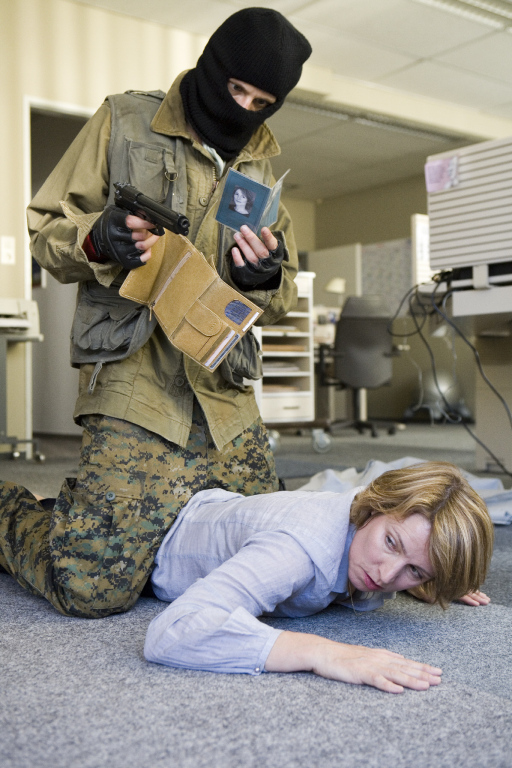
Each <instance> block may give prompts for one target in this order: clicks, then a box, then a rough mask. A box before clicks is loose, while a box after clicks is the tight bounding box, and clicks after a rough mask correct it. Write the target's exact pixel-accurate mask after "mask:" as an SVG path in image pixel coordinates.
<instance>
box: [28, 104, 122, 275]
mask: <svg viewBox="0 0 512 768" xmlns="http://www.w3.org/2000/svg"><path fill="white" fill-rule="evenodd" d="M110 125H111V120H110V108H109V107H108V106H107V105H106V104H103V105H102V106H101V107H100V108H99V110H98V111H97V112H96V113H95V114H94V115H93V117H91V119H90V120H89V121H88V122H87V123H86V124H85V126H84V127H83V128H82V130H81V131H80V133H79V134H78V136H77V137H76V138H75V140H74V141H73V143H72V144H71V146H70V147H69V149H68V150H67V151H66V153H65V154H64V156H63V157H62V159H61V160H60V161H59V163H58V164H57V165H56V167H55V168H54V170H53V171H52V173H51V174H50V175H49V177H48V178H47V179H46V181H45V182H44V184H43V185H42V187H41V188H40V190H39V191H38V192H37V194H36V195H35V197H34V199H33V200H32V201H31V203H30V205H29V207H28V209H27V223H28V229H29V233H30V241H31V251H32V255H33V256H34V258H35V259H36V261H37V262H38V263H39V264H40V265H41V266H42V267H44V268H45V269H47V270H48V271H49V272H50V274H52V275H53V277H55V278H56V279H57V280H59V282H61V283H72V282H79V281H82V280H91V279H94V278H95V277H96V279H97V280H98V281H99V282H102V283H104V284H105V285H109V284H110V282H111V281H112V280H113V279H114V277H115V276H116V274H118V273H119V271H120V270H121V266H120V265H119V264H114V263H113V262H110V263H107V264H102V263H91V262H89V260H88V258H87V255H86V253H85V252H84V250H83V248H82V245H83V243H84V240H85V239H86V237H87V235H88V234H89V232H90V230H91V229H92V227H93V225H94V224H95V222H96V221H97V219H98V218H99V217H100V215H101V213H102V211H103V209H104V207H105V205H106V202H107V198H108V189H109V172H108V159H107V155H108V146H109V141H110Z"/></svg>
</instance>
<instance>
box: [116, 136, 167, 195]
mask: <svg viewBox="0 0 512 768" xmlns="http://www.w3.org/2000/svg"><path fill="white" fill-rule="evenodd" d="M126 141H127V145H128V175H129V181H130V184H132V185H133V186H134V187H136V188H137V189H138V190H139V192H143V193H144V194H145V195H147V196H148V197H151V198H153V200H156V201H157V202H159V203H163V202H165V200H166V198H167V195H168V192H169V185H170V184H171V183H172V182H173V181H175V180H176V179H177V171H176V168H175V165H174V153H173V152H172V151H171V150H170V149H168V148H167V147H162V146H159V145H158V144H145V143H143V142H141V141H134V140H133V139H128V138H127V139H126Z"/></svg>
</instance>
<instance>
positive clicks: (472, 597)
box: [456, 590, 491, 605]
mask: <svg viewBox="0 0 512 768" xmlns="http://www.w3.org/2000/svg"><path fill="white" fill-rule="evenodd" d="M456 602H457V603H464V605H489V603H490V602H491V598H490V597H488V596H487V595H486V594H485V592H480V590H477V591H476V592H469V593H468V594H467V595H464V597H461V598H460V599H459V600H457V601H456Z"/></svg>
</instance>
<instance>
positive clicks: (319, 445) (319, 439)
mask: <svg viewBox="0 0 512 768" xmlns="http://www.w3.org/2000/svg"><path fill="white" fill-rule="evenodd" d="M331 444H332V439H331V437H330V436H329V435H328V434H327V432H324V430H323V429H314V430H313V450H314V451H315V453H327V451H330V450H331Z"/></svg>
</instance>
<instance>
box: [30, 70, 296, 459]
mask: <svg viewBox="0 0 512 768" xmlns="http://www.w3.org/2000/svg"><path fill="white" fill-rule="evenodd" d="M180 79H181V76H180V77H179V78H178V79H177V80H176V81H175V82H174V84H173V85H172V87H171V89H170V91H169V92H168V94H167V95H166V97H165V99H164V100H163V102H162V104H161V106H160V108H159V109H158V111H157V113H156V115H155V117H154V119H153V121H152V123H151V130H152V131H153V132H154V134H155V144H158V139H159V135H163V136H175V137H179V138H180V139H181V140H182V146H183V148H184V152H185V161H186V168H187V186H188V199H187V205H186V215H187V216H188V218H189V220H190V223H191V227H190V234H189V238H190V240H191V241H192V242H193V243H194V245H195V246H196V247H197V248H198V249H199V250H200V251H201V252H202V253H203V255H204V256H205V258H206V259H207V261H208V262H209V263H210V264H211V265H212V266H213V267H215V268H216V269H217V270H218V271H219V273H220V275H221V277H222V279H223V280H225V281H226V282H227V283H230V284H231V285H233V286H234V287H235V288H236V286H235V285H234V284H233V282H232V280H231V276H230V269H229V265H230V259H231V255H230V247H231V245H232V241H231V240H226V241H225V242H223V243H222V244H220V243H219V236H220V227H219V225H218V224H217V223H216V221H215V214H216V209H217V206H218V203H219V200H220V197H221V195H222V190H223V184H224V179H225V174H226V172H227V168H226V170H225V172H224V175H223V177H222V179H220V180H219V179H217V174H216V168H215V164H214V162H213V160H212V158H211V155H210V154H209V153H208V151H207V150H206V149H204V147H202V146H201V144H199V143H198V142H197V141H195V139H194V138H193V136H192V135H191V133H190V131H189V129H188V127H187V124H186V121H185V117H184V113H183V107H182V103H181V98H180V95H179V82H180ZM110 133H111V115H110V108H109V104H108V101H106V102H105V103H104V104H103V105H102V106H101V107H100V109H99V110H98V111H97V112H96V114H95V115H94V116H93V117H92V118H91V119H90V120H89V122H88V123H87V124H86V126H85V127H84V129H83V130H82V131H81V133H80V134H79V136H78V137H77V138H76V139H75V141H74V142H73V144H72V145H71V147H70V148H69V150H68V151H67V152H66V154H65V155H64V157H63V158H62V160H61V161H60V163H59V164H58V165H57V167H56V168H55V170H54V171H53V172H52V174H51V175H50V176H49V178H48V179H47V181H46V182H45V184H44V185H43V186H42V187H41V189H40V191H39V192H38V193H37V195H36V196H35V198H34V199H33V201H32V202H31V204H30V206H29V208H28V212H27V214H28V226H29V232H30V237H31V244H32V253H33V255H34V258H35V259H36V260H37V261H38V263H39V264H41V266H42V267H44V268H46V269H47V270H48V271H49V272H50V273H51V274H52V275H53V276H54V277H55V278H56V279H57V280H59V281H60V282H63V283H68V282H79V283H89V284H90V283H91V281H97V282H98V283H100V284H101V285H103V286H110V285H111V283H112V281H113V280H115V278H116V277H118V279H119V278H120V277H122V275H120V273H121V272H122V268H121V266H120V265H119V264H116V263H114V262H107V263H104V264H96V263H91V262H89V260H88V258H87V256H86V254H85V252H84V251H83V249H82V245H83V242H84V240H85V238H86V236H87V234H88V233H89V232H90V230H91V228H92V226H93V225H94V223H95V222H96V220H97V219H98V218H99V216H100V215H101V212H102V210H103V208H104V207H105V204H106V202H107V198H108V195H109V188H110V181H111V180H110V177H109V163H108V149H109V143H110ZM279 151H280V150H279V146H278V144H277V142H276V140H275V138H274V136H273V134H272V132H271V131H270V129H269V128H268V126H266V125H263V126H262V127H261V128H259V129H258V130H257V131H256V132H255V133H254V134H253V136H252V138H251V141H250V142H249V143H248V144H247V145H246V147H244V149H243V150H242V151H241V152H240V154H239V155H238V157H237V158H236V159H235V160H234V161H233V162H232V163H230V164H229V166H230V167H233V168H236V169H237V170H239V171H241V172H242V173H245V174H246V175H248V176H251V177H252V178H257V179H258V180H263V181H264V183H267V184H268V185H272V184H273V183H274V179H273V177H272V169H271V166H270V161H269V158H271V157H273V156H275V155H277V154H279ZM114 181H117V179H114ZM132 183H133V181H132ZM273 231H274V233H276V234H277V235H278V237H280V239H282V240H283V241H284V242H285V246H286V257H285V261H284V262H283V266H282V276H281V284H280V286H279V288H278V289H275V290H269V291H265V290H254V291H250V292H247V293H246V294H245V295H247V297H248V298H250V299H251V300H252V301H253V302H254V303H255V304H257V305H258V306H260V307H261V308H262V309H263V310H264V311H263V315H262V317H261V318H260V321H259V323H260V324H261V325H268V324H271V323H274V322H276V321H277V320H278V319H279V318H281V317H282V316H283V315H285V314H286V313H287V312H288V311H290V309H292V308H293V307H294V305H295V302H296V287H295V283H294V282H293V280H294V277H295V275H296V272H297V253H296V248H295V243H294V238H293V232H292V228H291V221H290V217H289V215H288V213H287V211H286V209H285V208H284V206H283V205H281V207H280V215H279V220H278V222H277V223H276V225H275V226H274V227H273ZM219 256H220V258H219ZM141 269H143V267H141ZM116 282H117V281H116ZM237 290H240V289H238V288H237ZM112 311H113V312H114V311H115V309H113V310H112ZM69 323H70V324H71V318H69ZM93 369H94V366H93V365H82V366H81V369H80V386H79V396H78V400H77V404H76V408H75V413H74V417H75V419H76V420H77V421H79V420H80V417H81V416H83V415H85V414H91V413H101V414H104V415H107V416H112V417H115V418H121V419H125V420H127V421H130V422H132V423H134V424H138V425H139V426H142V427H144V428H145V429H148V430H150V431H152V432H155V433H157V434H159V435H161V436H162V437H164V438H166V439H168V440H170V441H172V442H174V443H177V444H178V445H181V446H185V445H186V442H187V439H188V435H189V432H190V426H191V421H192V405H193V399H194V396H195V397H196V398H197V400H198V401H199V403H200V405H201V407H202V409H203V411H204V413H205V416H206V418H207V421H208V425H209V427H210V430H211V433H212V436H213V438H214V441H215V444H216V446H217V447H218V448H222V447H223V446H224V445H226V444H227V443H228V442H230V441H231V440H233V439H234V438H235V437H237V436H238V435H239V434H240V433H241V432H242V431H243V430H244V429H247V428H248V427H249V426H250V425H251V424H252V423H253V422H254V421H255V420H256V418H257V417H258V415H259V411H258V408H257V405H256V401H255V399H254V393H253V389H252V387H247V386H243V385H237V384H236V383H235V381H234V380H233V379H231V380H228V379H229V377H227V378H226V377H225V376H223V375H222V373H221V369H220V368H218V369H217V370H216V371H213V372H209V371H206V370H205V369H204V368H202V367H201V366H200V365H198V364H197V363H196V362H194V361H193V360H192V359H190V358H188V357H186V356H183V355H182V354H181V353H180V352H179V351H178V350H177V349H176V348H174V347H173V346H172V345H171V344H170V342H169V341H168V340H167V338H166V337H165V335H164V333H163V332H162V330H161V329H160V328H159V327H158V326H157V328H156V329H155V331H154V332H153V334H152V336H151V337H150V339H149V340H148V341H147V342H146V344H144V345H143V346H142V347H141V348H140V349H138V350H137V351H136V352H134V353H133V354H132V355H130V356H129V357H127V358H126V359H123V360H119V361H117V362H110V363H108V364H106V365H104V366H103V368H102V369H101V371H100V372H99V374H98V376H97V380H96V385H95V388H94V390H93V391H92V392H91V391H90V389H89V388H88V387H89V383H90V380H91V375H92V372H93Z"/></svg>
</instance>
